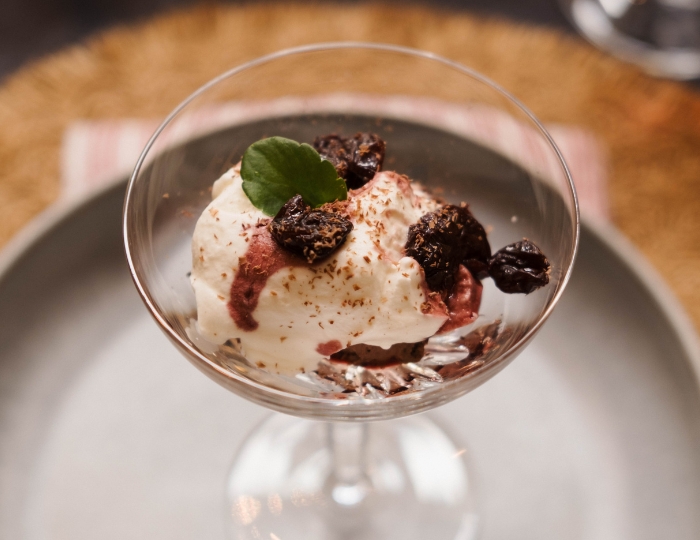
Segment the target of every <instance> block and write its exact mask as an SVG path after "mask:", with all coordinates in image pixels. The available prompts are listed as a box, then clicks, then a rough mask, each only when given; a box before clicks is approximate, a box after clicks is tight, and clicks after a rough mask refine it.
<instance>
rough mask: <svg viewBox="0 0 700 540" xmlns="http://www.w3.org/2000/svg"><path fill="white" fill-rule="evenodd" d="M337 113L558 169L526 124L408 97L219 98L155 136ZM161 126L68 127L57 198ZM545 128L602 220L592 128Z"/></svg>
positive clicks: (174, 137) (121, 161)
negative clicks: (390, 121) (402, 121)
mask: <svg viewBox="0 0 700 540" xmlns="http://www.w3.org/2000/svg"><path fill="white" fill-rule="evenodd" d="M338 110H342V111H343V112H353V111H361V112H362V113H364V114H368V113H369V114H372V113H376V114H378V115H381V116H382V117H384V118H392V117H393V118H410V119H411V120H413V121H419V122H424V123H426V124H428V125H432V126H436V127H440V128H443V129H446V130H448V131H452V132H455V133H457V134H460V135H463V136H466V137H469V138H471V139H473V140H476V141H478V142H480V143H482V144H485V145H487V146H490V147H492V148H494V149H495V150H497V151H499V152H500V153H502V154H504V155H506V156H507V157H509V158H511V159H513V160H514V161H516V162H519V163H520V164H522V165H523V166H525V167H530V168H531V169H537V170H540V171H542V170H545V171H546V170H547V168H548V167H558V166H559V165H558V163H557V162H556V160H553V159H552V155H544V154H545V153H544V152H542V151H541V149H542V145H541V138H540V137H539V135H537V134H536V132H535V131H534V130H533V129H532V127H531V126H528V125H525V124H523V123H521V122H518V121H516V120H514V119H513V118H512V117H510V116H508V115H505V114H504V113H502V112H500V111H498V110H496V109H491V108H488V107H465V106H461V105H454V104H448V103H444V102H439V101H435V100H427V99H421V98H413V97H388V98H383V97H376V96H360V95H338V94H335V95H329V96H326V97H318V96H316V97H314V98H313V100H310V99H304V98H282V99H278V100H272V101H265V102H236V103H225V104H221V105H216V106H208V107H204V108H200V109H199V110H197V111H194V112H193V113H189V114H188V115H183V116H182V117H181V119H179V120H178V122H177V125H176V126H175V127H173V129H170V130H169V131H166V132H164V133H163V135H161V138H166V139H170V141H168V142H166V145H165V146H167V144H168V143H176V142H182V141H183V140H186V139H188V138H192V137H196V136H198V135H202V134H204V133H207V132H212V131H215V130H217V129H221V128H223V127H226V126H231V125H235V124H237V123H244V122H248V121H252V120H256V119H260V118H264V117H270V116H277V115H286V114H290V113H308V112H331V111H338ZM159 124H160V121H159V120H151V119H118V120H112V119H111V120H79V121H75V122H73V123H72V124H71V125H69V127H68V128H67V129H66V131H65V133H64V137H63V146H62V157H61V159H62V161H61V181H62V189H61V197H62V199H63V200H66V199H74V198H81V197H84V196H86V195H89V194H90V193H91V192H94V191H97V190H100V189H102V188H104V187H106V186H109V185H111V184H114V183H116V182H119V181H122V180H123V179H124V177H125V176H127V175H128V174H130V173H131V171H132V169H133V167H134V165H135V163H136V160H137V159H138V157H139V155H140V153H141V151H142V150H143V148H144V146H145V145H146V143H147V142H148V140H149V138H150V137H151V135H153V133H154V131H155V130H156V129H157V127H158V126H159ZM546 128H547V130H548V131H549V133H550V135H551V136H552V138H553V139H554V141H555V142H556V144H557V146H558V147H559V149H560V151H561V153H562V155H563V156H564V159H565V161H566V162H567V164H568V166H569V169H570V171H571V174H572V176H573V178H574V182H575V184H576V190H577V193H578V197H579V203H580V207H581V212H582V214H583V215H584V216H586V217H588V218H590V219H593V220H598V221H606V220H608V219H609V205H608V195H607V167H606V157H605V152H604V150H603V148H602V147H601V145H600V143H599V141H598V140H597V139H596V138H595V136H594V135H593V134H592V133H590V132H588V131H586V130H584V129H581V128H578V127H576V126H566V125H560V124H549V125H547V126H546ZM535 139H537V141H535ZM536 142H537V143H538V144H535V143H536ZM165 146H163V147H165Z"/></svg>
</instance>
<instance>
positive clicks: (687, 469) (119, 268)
mask: <svg viewBox="0 0 700 540" xmlns="http://www.w3.org/2000/svg"><path fill="white" fill-rule="evenodd" d="M123 188H124V186H123V185H121V184H120V185H117V186H116V187H114V188H111V189H109V190H107V191H105V192H103V193H101V194H99V195H97V196H95V197H94V198H92V199H90V200H88V201H86V202H83V203H81V204H78V205H73V206H72V207H63V208H59V209H54V210H52V211H51V212H50V213H49V214H46V215H44V216H43V217H42V218H40V219H39V220H38V221H36V222H35V223H34V224H33V225H32V226H30V228H28V229H26V230H25V231H24V232H23V233H22V234H20V235H19V236H18V237H17V238H16V239H15V240H14V241H13V243H12V244H11V245H10V246H9V247H8V248H7V249H6V250H5V252H4V254H3V256H2V258H0V539H2V540H29V539H32V540H34V539H36V540H39V539H41V540H45V539H46V540H48V539H52V540H53V539H55V540H58V539H61V540H64V539H65V540H68V539H70V540H82V539H86V540H87V539H90V540H95V539H100V540H111V539H114V540H117V539H118V540H124V539H125V538H128V539H134V540H138V539H148V540H157V539H168V540H177V539H194V538H197V539H203V538H207V539H217V538H223V536H224V534H223V531H224V527H223V522H224V519H223V513H224V508H223V500H224V498H223V489H224V478H225V474H226V472H227V469H228V466H229V464H230V461H231V458H232V455H233V453H234V451H235V448H236V446H237V445H238V443H239V442H240V441H241V440H242V438H243V436H244V435H245V434H246V432H247V431H248V430H249V429H251V428H252V427H253V426H254V425H255V424H256V423H257V422H258V421H259V420H260V419H262V418H263V417H264V416H265V415H266V414H267V412H266V411H265V410H263V409H261V408H259V407H257V406H255V405H252V404H250V403H248V402H246V401H244V400H242V399H240V398H238V397H237V396H235V395H233V394H230V393H228V392H227V391H225V390H223V389H222V388H219V387H218V386H216V385H215V384H214V383H212V382H211V381H209V380H208V379H206V378H205V377H204V376H202V375H201V374H200V373H198V372H197V371H196V370H195V369H194V368H193V367H191V366H190V364H189V363H188V362H186V361H185V360H184V359H183V358H181V357H180V356H179V353H178V352H177V351H176V350H175V349H174V347H172V346H171V345H170V344H169V343H168V342H167V340H166V338H165V337H164V336H163V335H161V333H160V331H159V330H158V329H157V328H156V325H155V323H154V322H153V321H152V320H151V319H150V316H149V315H148V314H147V312H146V310H145V309H144V307H143V306H142V305H141V302H140V301H139V299H138V297H137V294H136V292H135V289H134V287H133V285H132V283H131V281H130V278H129V276H128V273H127V269H126V265H125V262H124V257H123V254H122V246H121V237H120V212H121V206H122V197H123ZM698 372H700V350H699V349H698V346H697V344H696V339H695V334H694V331H693V329H692V327H691V325H690V324H689V322H688V321H687V319H686V318H685V316H684V315H683V313H682V311H681V310H680V308H679V306H678V304H677V303H676V302H675V300H674V299H673V298H672V297H671V295H670V294H669V292H668V290H667V288H666V287H665V285H664V284H663V283H662V282H661V281H660V280H659V278H658V276H656V274H655V273H654V272H653V271H652V270H650V269H649V267H648V265H647V264H646V263H645V262H644V260H643V259H641V258H640V256H639V255H638V254H636V252H635V251H634V249H632V248H631V247H630V246H629V245H628V244H627V243H626V242H625V241H624V240H623V239H621V238H620V237H619V235H618V234H617V233H615V232H614V231H612V230H610V229H600V228H597V227H591V226H590V225H585V226H584V228H583V234H582V243H581V251H580V256H579V259H578V262H577V267H576V270H575V272H574V277H573V279H572V281H571V284H570V285H569V289H568V290H567V292H566V294H565V295H564V298H563V300H562V302H561V304H560V305H559V307H558V308H557V310H556V311H555V313H554V315H553V317H552V318H551V319H550V321H549V322H548V323H547V324H546V325H545V327H544V330H543V331H542V332H541V333H540V334H539V335H538V337H537V338H536V339H535V341H534V342H533V343H532V345H531V346H530V347H529V348H528V349H527V350H526V351H525V352H524V353H523V354H522V355H521V356H520V357H519V358H518V360H517V361H516V362H514V364H513V365H512V366H510V367H509V368H508V369H506V370H505V371H504V372H503V373H502V374H499V375H498V376H497V377H496V378H495V379H494V380H493V381H490V382H489V383H488V384H486V385H484V386H482V387H481V388H479V389H477V390H476V391H474V392H473V393H471V394H469V395H467V396H466V397H464V398H462V399H460V400H458V401H456V402H454V403H452V404H450V405H448V406H446V407H443V408H442V409H439V410H437V411H435V413H434V414H435V415H436V416H437V417H439V418H440V419H441V420H442V421H443V423H445V424H447V425H448V426H451V427H452V429H453V430H454V431H455V432H456V433H458V434H459V435H460V436H461V438H463V439H464V440H466V441H467V442H468V446H469V448H470V452H471V454H472V459H473V462H474V464H475V468H476V471H477V474H478V481H479V482H478V483H479V488H480V494H481V499H482V501H483V502H482V505H483V518H484V519H483V522H482V525H483V538H485V539H503V540H506V539H507V540H512V539H514V538H518V539H519V540H528V539H532V540H535V539H538V540H540V539H567V540H577V539H581V540H583V539H591V540H594V539H595V540H606V539H610V540H613V539H615V540H625V539H630V540H632V539H634V540H645V539H660V538H664V539H666V538H673V539H674V540H686V539H687V540H691V539H693V540H696V539H697V538H700V513H698V512H697V509H698V508H700V399H699V397H700V392H699V391H698V379H697V374H698Z"/></svg>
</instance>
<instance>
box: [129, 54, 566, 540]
mask: <svg viewBox="0 0 700 540" xmlns="http://www.w3.org/2000/svg"><path fill="white" fill-rule="evenodd" d="M124 236H125V244H126V251H127V258H128V261H129V265H130V268H131V272H132V275H133V278H134V281H135V284H136V287H137V289H138V291H139V293H140V294H141V296H142V298H143V300H144V302H145V304H146V306H147V307H148V309H149V310H150V312H151V314H152V315H153V317H154V318H155V319H156V321H157V322H158V324H159V325H160V327H161V328H162V329H163V331H164V332H165V333H166V335H167V336H168V337H169V338H170V339H171V341H172V342H173V343H174V344H175V345H176V346H177V347H178V348H179V349H180V350H181V351H182V352H183V354H184V355H185V357H186V358H188V359H189V360H190V361H191V362H192V363H193V364H194V365H195V366H196V367H197V368H199V369H200V370H201V371H202V372H204V373H205V374H206V375H208V376H209V377H211V378H212V379H214V380H215V381H216V382H218V383H219V384H221V385H223V386H224V387H226V388H228V389H230V390H231V391H233V392H235V393H237V394H239V395H241V396H243V397H245V398H247V399H250V400H252V401H254V402H256V403H258V404H261V405H263V406H266V407H269V408H271V409H274V410H276V411H278V412H282V413H287V415H291V416H286V415H280V414H273V415H272V416H271V417H270V418H269V419H268V420H266V421H265V422H263V423H262V424H261V425H260V426H259V428H258V429H257V430H256V431H255V432H254V433H252V434H250V435H249V436H248V437H247V438H246V440H245V441H244V442H243V444H242V446H241V448H240V449H239V450H238V453H237V455H236V457H235V459H234V462H233V466H232V468H231V471H230V474H229V477H228V479H227V481H226V486H227V488H226V491H227V493H226V497H227V499H226V500H227V503H226V509H227V511H226V520H227V526H228V530H229V533H230V535H231V537H232V538H241V539H244V538H246V539H247V538H251V539H255V538H265V539H268V538H270V539H273V540H274V539H283V540H287V539H295V538H304V539H315V538H319V539H321V538H324V539H325V538H348V539H350V538H363V539H374V538H403V539H405V538H431V539H442V538H445V539H448V538H450V539H451V538H460V539H467V538H474V537H476V534H477V530H478V504H477V503H476V497H475V494H474V488H473V478H472V474H471V472H470V467H471V465H470V464H469V462H468V461H467V459H466V458H467V453H466V452H465V447H464V446H463V444H462V443H459V442H456V441H455V440H454V439H453V438H452V437H451V436H450V435H449V434H448V433H447V432H446V431H445V430H444V429H442V428H441V427H438V426H437V425H436V424H435V422H434V421H432V420H430V419H429V418H427V417H426V415H416V413H421V412H424V411H428V410H429V409H432V408H434V407H437V406H439V405H442V404H444V403H447V402H448V401H451V400H453V399H456V398H458V397H459V396H462V395H463V394H465V393H466V392H469V391H470V390H472V389H474V388H476V387H477V386H479V385H480V384H482V383H483V382H485V381H486V380H488V379H489V378H490V377H492V376H493V375H495V374H496V373H498V372H499V371H500V370H501V369H503V368H504V367H505V366H506V365H507V364H508V363H509V362H510V361H511V360H512V359H513V358H514V357H515V356H516V355H517V353H518V352H519V351H520V350H521V349H522V348H523V347H524V346H525V345H526V344H527V343H528V342H529V341H530V340H531V339H532V337H533V336H534V335H535V333H536V332H537V330H538V329H539V328H540V326H541V325H542V324H543V323H544V321H545V319H546V318H547V317H548V315H549V314H550V313H551V311H552V309H553V308H554V306H555V304H556V302H557V300H558V298H559V297H560V295H561V294H562V292H563V290H564V287H565V285H566V282H567V281H568V278H569V275H570V273H571V267H572V263H573V259H574V255H575V252H576V247H577V242H578V210H577V203H576V196H575V192H574V188H573V183H572V181H571V177H570V174H569V172H568V170H567V167H566V164H565V163H564V161H563V159H562V157H561V155H560V153H559V151H558V150H557V148H556V146H555V144H554V143H553V141H552V140H551V138H550V137H549V135H548V134H547V132H546V131H545V130H544V128H543V127H542V126H541V124H540V123H539V122H538V121H537V120H536V119H535V118H534V117H533V115H532V114H531V113H530V112H529V111H527V109H525V108H524V107H523V106H522V105H521V104H520V103H519V102H518V101H517V100H516V99H514V98H513V97H512V96H510V95H509V94H507V93H506V92H505V91H503V90H502V89H500V88H499V87H498V86H496V85H495V84H494V83H492V82H490V81H488V80H487V79H486V78H484V77H483V76H481V75H479V74H477V73H475V72H473V71H472V70H470V69H468V68H465V67H463V66H461V65H459V64H456V63H454V62H451V61H449V60H446V59H443V58H440V57H437V56H435V55H432V54H429V53H425V52H421V51H416V50H412V49H405V48H400V47H394V46H386V45H373V44H357V43H338V44H323V45H315V46H309V47H302V48H297V49H292V50H286V51H282V52H280V53H277V54H274V55H270V56H267V57H264V58H261V59H258V60H255V61H253V62H250V63H248V64H245V65H243V66H241V67H238V68H235V69H233V70H231V71H229V72H227V73H225V74H223V75H221V76H220V77H218V78H216V79H214V80H213V81H211V82H210V83H208V84H207V85H205V86H204V87H202V88H201V89H199V90H198V91H197V92H195V93H194V94H193V95H192V96H190V97H189V98H188V99H187V100H185V102H183V103H182V104H181V105H180V106H179V107H178V108H177V109H176V110H175V111H174V112H173V113H172V114H171V115H170V116H169V117H168V118H167V119H166V120H165V122H164V123H163V124H162V125H161V127H160V128H159V129H158V131H157V132H156V134H155V135H154V136H153V138H152V139H151V141H150V142H149V143H148V145H147V147H146V149H145V150H144V152H143V154H142V156H141V158H140V159H139V162H138V163H137V166H136V169H135V171H134V174H133V176H132V178H131V181H130V182H129V186H128V189H127V196H126V202H125V207H124ZM386 420H390V421H388V422H383V421H386Z"/></svg>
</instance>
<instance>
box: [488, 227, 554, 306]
mask: <svg viewBox="0 0 700 540" xmlns="http://www.w3.org/2000/svg"><path fill="white" fill-rule="evenodd" d="M550 268H551V266H550V264H549V261H548V260H547V257H545V255H544V253H542V251H540V248H538V247H537V246H536V245H535V244H533V243H532V242H530V240H528V239H527V238H524V239H523V240H522V242H515V243H514V244H509V245H507V246H506V247H504V248H503V249H500V250H498V251H497V252H496V253H494V255H493V257H491V259H490V260H489V275H490V276H491V278H492V279H493V281H494V283H495V284H496V287H498V288H499V289H501V290H502V291H503V292H505V293H524V294H530V293H531V292H533V291H535V290H537V289H539V288H540V287H544V286H545V285H547V283H549V270H550Z"/></svg>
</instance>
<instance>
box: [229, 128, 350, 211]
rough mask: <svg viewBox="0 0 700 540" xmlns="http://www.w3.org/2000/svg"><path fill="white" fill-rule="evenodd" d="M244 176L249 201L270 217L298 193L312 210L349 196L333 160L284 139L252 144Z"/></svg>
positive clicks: (244, 163)
mask: <svg viewBox="0 0 700 540" xmlns="http://www.w3.org/2000/svg"><path fill="white" fill-rule="evenodd" d="M241 177H242V178H243V191H244V192H245V194H246V195H248V198H249V199H250V202H252V203H253V205H254V206H255V207H256V208H258V209H260V210H262V211H263V212H264V213H265V214H267V215H268V216H274V215H275V214H277V212H279V210H280V208H282V206H283V205H284V203H286V202H287V201H288V200H289V199H291V198H292V197H294V196H295V195H297V194H298V195H301V196H302V198H303V199H304V202H305V203H306V204H308V205H309V206H311V207H313V208H317V207H319V206H321V205H322V204H325V203H329V202H333V201H336V200H338V201H343V200H345V199H347V197H348V189H347V186H346V185H345V181H344V180H343V179H342V178H338V173H337V172H336V170H335V167H334V166H333V164H332V163H331V162H330V161H326V160H325V159H322V158H321V156H320V155H319V153H318V152H316V150H314V148H313V147H312V146H309V145H308V144H305V143H302V144H299V143H298V142H296V141H293V140H291V139H285V138H284V137H270V138H268V139H262V140H260V141H258V142H256V143H253V144H251V145H250V146H249V147H248V149H247V150H246V151H245V154H243V163H242V164H241Z"/></svg>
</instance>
